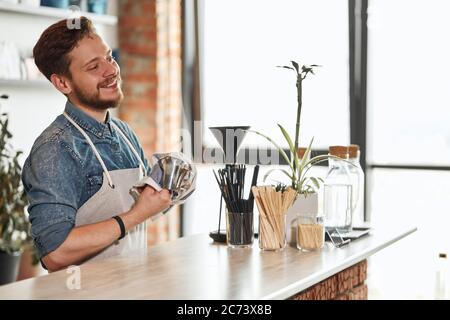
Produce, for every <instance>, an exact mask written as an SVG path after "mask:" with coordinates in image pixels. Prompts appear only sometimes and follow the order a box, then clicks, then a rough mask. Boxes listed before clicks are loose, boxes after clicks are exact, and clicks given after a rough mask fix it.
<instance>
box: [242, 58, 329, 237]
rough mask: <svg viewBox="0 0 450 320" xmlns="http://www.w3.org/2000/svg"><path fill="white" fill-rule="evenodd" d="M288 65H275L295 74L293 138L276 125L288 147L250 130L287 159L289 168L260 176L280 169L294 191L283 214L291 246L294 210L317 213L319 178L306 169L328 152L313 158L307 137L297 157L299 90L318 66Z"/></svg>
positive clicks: (326, 157) (293, 63)
mask: <svg viewBox="0 0 450 320" xmlns="http://www.w3.org/2000/svg"><path fill="white" fill-rule="evenodd" d="M291 64H292V66H279V67H280V68H285V69H289V70H292V71H294V72H295V74H296V88H297V117H296V123H295V139H294V141H293V140H292V139H291V136H290V135H289V133H288V132H287V131H286V130H285V129H284V127H283V126H282V125H280V124H278V127H279V128H280V131H281V133H282V135H283V137H284V139H285V140H286V142H287V144H288V146H289V155H288V154H287V153H286V152H285V151H284V149H283V148H282V147H280V146H279V145H278V144H277V143H276V142H275V141H274V140H273V139H271V138H270V137H268V136H266V135H264V134H262V133H260V132H258V131H253V130H252V131H251V132H254V133H256V134H258V135H260V136H262V137H264V138H265V139H267V140H268V141H269V142H270V143H272V144H273V145H274V146H275V147H276V148H277V150H278V152H279V153H280V155H281V156H282V157H283V159H284V160H285V161H286V162H287V164H288V166H289V170H284V169H272V170H269V171H268V172H267V173H266V174H265V175H264V181H265V180H266V179H267V178H268V176H269V175H270V174H271V173H272V172H274V171H277V170H279V171H281V172H282V173H283V174H284V175H286V177H288V178H289V181H290V186H291V188H293V189H294V190H295V191H296V192H297V198H296V200H295V201H294V203H293V205H292V206H291V207H290V208H289V210H288V212H287V217H286V226H287V238H288V241H289V242H290V243H291V244H294V245H295V236H294V235H292V231H293V230H295V226H294V227H293V228H291V227H290V226H291V225H292V223H293V222H294V220H295V219H296V216H297V214H298V213H317V211H318V195H317V190H318V189H319V188H320V183H321V182H322V183H323V180H322V179H321V178H319V177H313V176H309V175H308V171H309V170H310V169H311V168H312V166H314V165H315V164H318V163H320V162H323V161H327V160H328V158H329V157H330V156H329V155H319V156H315V157H312V158H311V157H310V156H311V147H312V143H313V140H314V138H312V139H311V141H310V143H309V145H308V147H307V148H306V150H305V151H304V155H303V157H300V156H299V143H300V118H301V111H302V92H303V81H304V80H305V79H306V77H307V75H308V74H309V73H311V74H314V68H316V67H319V66H318V65H315V64H313V65H309V66H308V65H302V66H300V65H299V64H298V63H297V62H295V61H291Z"/></svg>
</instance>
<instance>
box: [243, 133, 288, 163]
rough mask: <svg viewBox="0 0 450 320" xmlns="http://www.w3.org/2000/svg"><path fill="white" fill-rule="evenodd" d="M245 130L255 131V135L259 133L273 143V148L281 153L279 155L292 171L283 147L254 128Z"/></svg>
mask: <svg viewBox="0 0 450 320" xmlns="http://www.w3.org/2000/svg"><path fill="white" fill-rule="evenodd" d="M245 131H247V132H253V133H256V134H257V135H260V136H261V137H263V138H265V139H266V140H267V141H269V142H270V143H271V144H273V145H274V147H275V148H277V150H278V152H279V153H280V154H281V156H282V157H283V159H284V160H285V161H286V162H287V163H288V164H289V167H290V168H291V170H292V171H294V168H293V166H292V163H290V161H289V157H288V156H287V154H286V152H284V150H283V148H281V147H280V146H279V145H278V144H277V143H276V142H275V141H273V140H272V139H271V138H269V137H268V136H266V135H265V134H262V133H261V132H258V131H255V130H245Z"/></svg>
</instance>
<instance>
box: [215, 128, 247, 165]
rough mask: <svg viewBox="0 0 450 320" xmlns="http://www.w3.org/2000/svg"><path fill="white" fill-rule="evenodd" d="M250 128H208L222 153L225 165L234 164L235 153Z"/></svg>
mask: <svg viewBox="0 0 450 320" xmlns="http://www.w3.org/2000/svg"><path fill="white" fill-rule="evenodd" d="M248 129H250V126H237V127H209V130H211V132H212V134H213V135H214V137H215V138H216V140H217V142H218V143H219V144H220V147H221V148H222V151H223V152H224V156H225V162H226V163H236V157H237V153H238V151H239V148H240V147H241V144H242V141H243V140H244V137H245V135H246V134H247V131H246V130H248Z"/></svg>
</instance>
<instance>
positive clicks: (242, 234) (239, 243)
mask: <svg viewBox="0 0 450 320" xmlns="http://www.w3.org/2000/svg"><path fill="white" fill-rule="evenodd" d="M226 216H227V219H226V221H227V244H228V246H229V247H232V248H248V247H251V246H252V244H253V236H254V234H253V212H249V213H243V212H228V211H227V213H226Z"/></svg>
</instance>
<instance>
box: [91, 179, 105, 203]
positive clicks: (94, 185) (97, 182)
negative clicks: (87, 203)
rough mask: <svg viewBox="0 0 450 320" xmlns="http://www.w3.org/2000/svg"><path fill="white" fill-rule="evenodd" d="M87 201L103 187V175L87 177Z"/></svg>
mask: <svg viewBox="0 0 450 320" xmlns="http://www.w3.org/2000/svg"><path fill="white" fill-rule="evenodd" d="M87 181H88V192H89V195H88V199H89V198H91V197H92V196H93V195H94V194H96V193H97V192H98V191H99V190H100V188H101V187H102V185H103V175H92V176H88V179H87Z"/></svg>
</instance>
